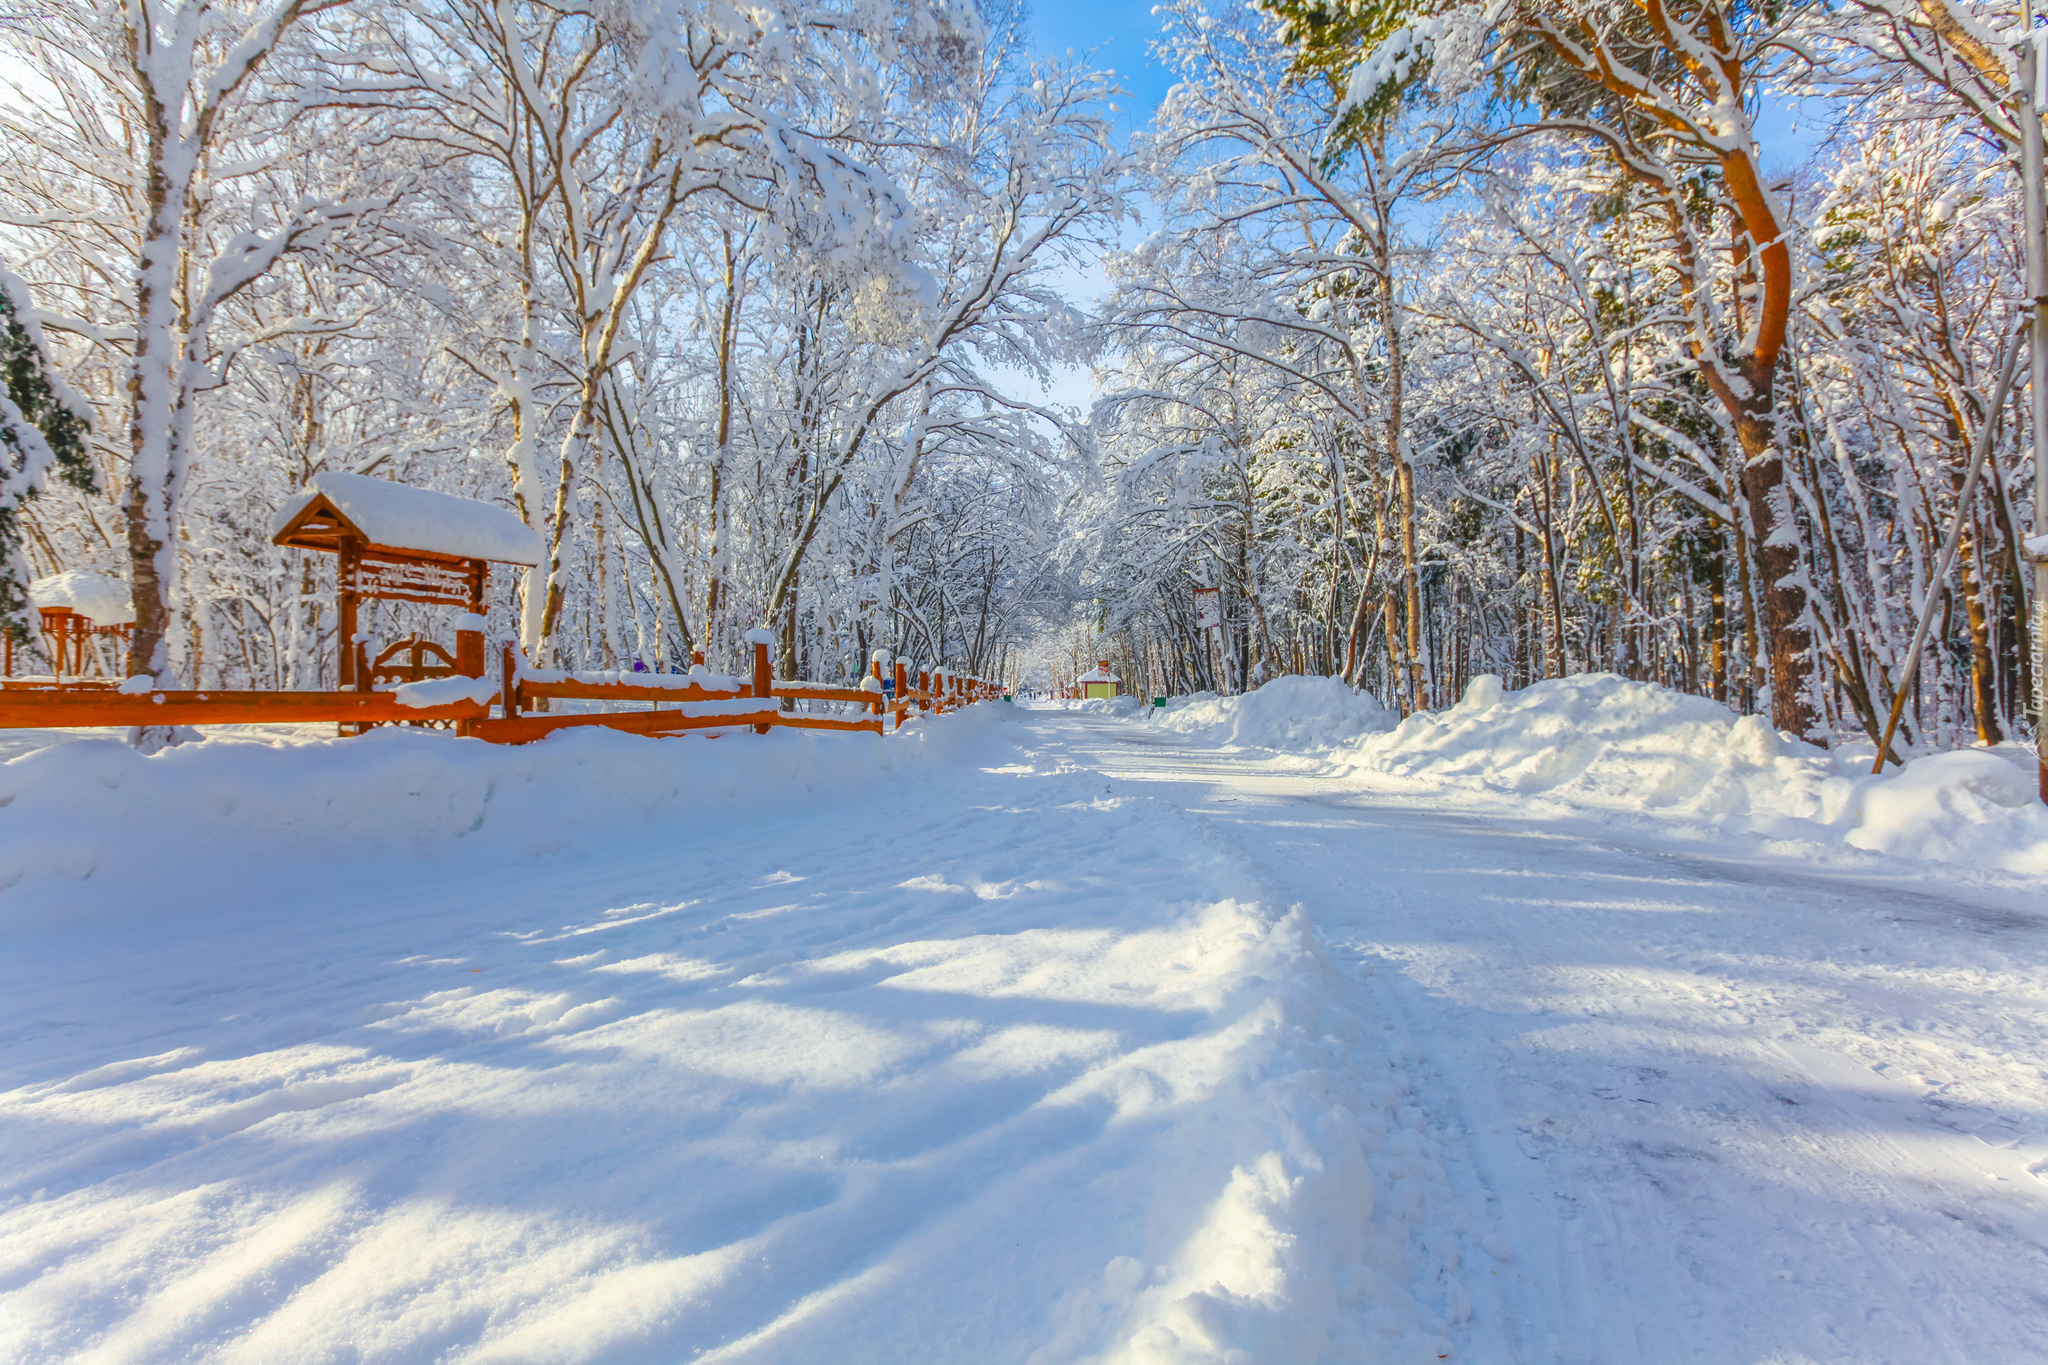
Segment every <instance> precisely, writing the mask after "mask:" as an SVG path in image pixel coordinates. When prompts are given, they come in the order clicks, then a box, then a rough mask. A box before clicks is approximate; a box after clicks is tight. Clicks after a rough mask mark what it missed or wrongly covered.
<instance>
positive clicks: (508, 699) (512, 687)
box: [498, 640, 519, 720]
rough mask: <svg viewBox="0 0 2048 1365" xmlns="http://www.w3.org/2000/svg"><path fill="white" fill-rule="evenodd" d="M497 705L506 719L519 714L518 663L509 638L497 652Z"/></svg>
mask: <svg viewBox="0 0 2048 1365" xmlns="http://www.w3.org/2000/svg"><path fill="white" fill-rule="evenodd" d="M498 705H499V708H500V710H501V713H502V714H503V715H504V717H505V719H506V720H511V719H512V718H513V717H515V716H517V715H518V714H519V665H518V663H517V662H516V661H515V658H514V655H513V653H512V642H511V641H510V640H507V641H506V642H505V644H504V647H503V649H502V650H501V651H500V652H499V664H498Z"/></svg>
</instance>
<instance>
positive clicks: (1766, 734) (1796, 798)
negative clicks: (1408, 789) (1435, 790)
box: [1332, 673, 2048, 873]
mask: <svg viewBox="0 0 2048 1365" xmlns="http://www.w3.org/2000/svg"><path fill="white" fill-rule="evenodd" d="M1332 761H1333V766H1334V767H1335V768H1336V769H1337V770H1338V771H1341V772H1352V773H1361V774H1362V773H1371V774H1376V775H1385V776H1390V777H1397V778H1408V779H1415V780H1421V781H1428V782H1432V783H1442V782H1450V783H1455V784H1460V785H1470V786H1476V787H1480V788H1484V789H1487V790H1491V791H1496V792H1504V793H1513V794H1514V795H1516V796H1518V797H1522V798H1530V797H1538V798H1542V799H1545V800H1547V801H1553V802H1557V803H1560V804H1563V805H1567V806H1573V807H1594V808H1599V809H1606V810H1618V811H1628V812H1635V813H1643V814H1649V815H1655V816H1659V817H1663V818H1666V819H1673V818H1675V819H1678V820H1681V821H1685V822H1688V823H1698V824H1701V825H1705V826H1709V827H1712V828H1715V829H1738V830H1743V831H1747V832H1750V833H1755V834H1761V835H1764V836H1766V837H1769V838H1776V839H1786V840H1798V841H1804V842H1814V843H1821V844H1843V845H1847V846H1849V847H1852V848H1861V849H1868V850H1871V851H1873V852H1881V853H1891V854H1897V855H1901V856H1905V857H1916V858H1935V859H1942V860H1946V861H1952V862H1963V863H1973V864H1977V865H1980V866H1989V867H1998V868H2003V869H2005V870H2006V871H2010V872H2026V873H2034V872H2048V808H2044V807H2043V806H2042V805H2041V804H2040V803H2039V802H2038V801H2037V800H2036V799H2035V795H2034V776H2033V773H2032V771H2031V766H2032V756H2031V755H2029V754H2025V753H2024V752H2023V751H2020V750H2018V749H2013V750H2010V751H2007V750H1998V751H1986V750H1974V751H1964V752H1958V753H1948V754H1937V755H1934V756H1931V757H1927V758H1921V759H1916V760H1914V761H1912V762H1910V763H1908V764H1907V765H1906V767H1905V769H1904V770H1903V771H1900V770H1898V769H1893V770H1891V771H1890V772H1888V773H1887V774H1886V775H1885V776H1883V777H1873V776H1871V775H1870V774H1869V773H1868V771H1867V770H1862V771H1859V769H1860V768H1861V764H1860V763H1858V762H1856V761H1853V760H1845V759H1843V758H1841V757H1838V756H1836V755H1831V754H1829V753H1827V752H1826V751H1824V750H1821V749H1818V748H1815V747H1814V746H1812V745H1810V744H1805V743H1802V742H1800V741H1797V740H1794V739H1790V738H1789V737H1786V736H1784V735H1781V734H1780V733H1779V732H1777V731H1775V730H1773V729H1772V728H1771V727H1770V724H1769V722H1768V721H1766V720H1765V719H1764V718H1763V717H1761V716H1736V715H1735V714H1734V713H1732V712H1730V711H1729V710H1728V709H1727V708H1726V707H1724V706H1721V705H1720V704H1719V703H1716V702H1713V701H1709V700H1707V699H1706V698H1703V697H1691V696H1685V695H1683V694H1680V693H1677V692H1672V691H1669V690H1667V689H1665V688H1661V687H1656V686H1653V685H1651V684H1648V683H1637V682H1630V681H1628V680H1627V679H1625V678H1620V677H1616V676H1615V675H1613V674H1608V673H1597V674H1585V675H1580V676H1577V677H1571V678H1563V679H1558V680H1555V681H1551V682H1543V683H1538V684H1536V685H1535V686H1533V687H1529V688H1525V689H1524V690H1522V691H1520V692H1514V693H1504V692H1503V691H1502V689H1501V685H1500V680H1499V679H1498V678H1495V677H1492V676H1491V675H1487V676H1483V677H1480V678H1476V679H1474V680H1473V682H1472V685H1471V687H1470V688H1468V689H1467V691H1466V693H1465V696H1464V698H1463V700H1461V701H1460V702H1459V703H1458V704H1457V705H1456V706H1453V707H1450V708H1449V709H1447V710H1444V711H1436V712H1422V713H1419V714H1417V715H1413V716H1410V717H1409V718H1408V719H1407V720H1405V721H1403V722H1401V724H1400V725H1399V726H1398V727H1396V728H1395V729H1393V730H1392V731H1390V732H1389V733H1387V734H1384V735H1378V736H1373V737H1371V738H1368V739H1366V740H1364V741H1363V742H1361V743H1359V744H1357V745H1354V746H1353V747H1351V748H1349V749H1347V750H1345V751H1343V752H1341V753H1339V754H1337V755H1334V756H1333V759H1332Z"/></svg>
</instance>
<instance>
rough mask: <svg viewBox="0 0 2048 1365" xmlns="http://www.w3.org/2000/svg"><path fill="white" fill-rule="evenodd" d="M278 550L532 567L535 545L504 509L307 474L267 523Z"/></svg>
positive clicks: (361, 478)
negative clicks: (349, 548)
mask: <svg viewBox="0 0 2048 1365" xmlns="http://www.w3.org/2000/svg"><path fill="white" fill-rule="evenodd" d="M270 538H271V540H272V541H273V542H274V543H276V544H279V545H295V546H298V547H300V548H302V549H308V550H327V551H338V550H340V549H341V547H342V545H343V543H344V542H355V543H358V544H363V543H366V544H368V545H372V546H377V547H380V548H384V549H389V550H405V551H411V552H413V553H417V554H428V555H443V556H446V557H448V558H451V559H482V560H488V561H490V562H492V563H496V564H538V563H540V561H541V550H542V547H541V539H540V535H539V534H538V533H537V532H536V531H534V529H533V528H532V527H530V526H528V525H527V524H526V523H525V522H523V521H521V520H520V519H519V517H518V516H517V515H516V514H515V513H512V512H509V511H507V510H506V509H505V508H502V507H498V506H494V505H493V504H491V503H488V502H480V501H478V500H477V499H475V498H460V497H457V496H455V495H454V494H453V493H436V492H434V491H432V490H431V489H426V488H414V487H412V486H411V485H409V484H402V483H393V482H392V481H391V480H389V479H378V478H372V477H371V476H369V475H367V474H335V473H321V474H315V475H314V476H313V477H312V479H311V480H310V481H309V482H308V483H307V484H306V486H305V487H304V488H303V489H301V490H300V491H299V492H298V494H297V495H295V496H294V497H293V498H292V499H291V500H290V501H289V502H287V503H285V505H284V506H283V507H281V508H279V509H278V512H277V516H276V518H275V519H273V520H272V522H271V524H270Z"/></svg>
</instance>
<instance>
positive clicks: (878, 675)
mask: <svg viewBox="0 0 2048 1365" xmlns="http://www.w3.org/2000/svg"><path fill="white" fill-rule="evenodd" d="M868 657H869V658H870V660H871V661H872V662H870V663H869V664H868V671H869V672H870V673H872V674H873V675H874V678H875V681H876V682H877V683H880V682H881V681H882V660H884V659H886V658H888V657H889V651H888V650H886V649H878V650H876V651H875V652H874V653H873V654H871V655H869V656H868ZM883 709H884V701H883V697H882V694H881V692H880V691H877V692H876V693H875V714H876V715H877V716H879V715H881V714H882V711H883Z"/></svg>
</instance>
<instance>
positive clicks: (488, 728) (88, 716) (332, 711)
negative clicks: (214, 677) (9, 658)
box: [0, 639, 1003, 744]
mask: <svg viewBox="0 0 2048 1365" xmlns="http://www.w3.org/2000/svg"><path fill="white" fill-rule="evenodd" d="M750 643H751V644H752V646H753V655H754V657H753V671H752V676H751V677H750V678H749V679H747V680H744V681H742V680H740V679H738V678H723V677H716V676H713V675H708V674H630V673H629V674H622V675H620V674H607V675H602V676H601V677H597V678H593V677H591V676H590V675H587V674H584V675H577V674H568V673H547V672H540V671H537V670H532V669H527V668H524V667H523V666H522V665H521V663H520V660H519V656H518V653H517V651H516V650H515V649H514V648H513V647H512V646H511V645H509V644H507V645H506V646H504V648H503V650H502V652H501V654H500V657H499V676H498V678H497V679H495V680H494V681H493V682H492V683H491V684H490V685H489V686H486V684H485V681H484V679H482V678H477V677H473V676H471V675H467V674H460V673H456V672H454V671H453V670H448V671H445V672H438V671H433V670H424V669H419V668H415V670H414V671H418V672H426V673H428V675H429V676H425V677H422V678H420V679H418V680H417V681H413V682H409V683H402V684H399V685H398V686H396V687H393V688H392V689H391V690H388V691H375V690H372V689H373V687H374V686H375V684H374V683H372V682H371V680H370V676H369V673H368V671H365V672H364V674H363V677H364V683H363V686H362V688H361V690H358V691H349V692H229V691H220V690H213V689H209V690H205V691H201V690H197V689H192V690H181V691H165V692H158V691H150V690H141V689H137V688H135V687H134V683H135V682H136V681H137V680H134V679H131V680H129V682H127V683H120V684H115V683H109V682H103V681H102V682H90V683H81V682H43V681H34V680H9V681H7V682H4V683H0V729H4V730H21V729H31V728H43V727H51V728H62V727H71V726H130V725H248V724H298V723H306V722H325V721H333V722H337V723H339V724H340V725H341V726H342V729H343V733H348V734H354V733H359V732H361V731H362V730H365V729H369V728H372V727H375V726H379V725H410V726H439V727H444V728H449V729H453V730H454V731H455V732H456V733H458V734H461V735H469V736H474V737H475V738H477V739H483V740H488V741H490V742H492V743H494V744H526V743H529V742H531V741H533V740H536V739H540V738H542V737H543V736H545V735H550V734H553V733H554V732H555V731H557V730H565V729H572V728H577V727H584V726H601V727H603V728H605V729H609V730H624V731H626V732H628V733H630V734H641V735H667V734H679V733H682V732H684V731H689V730H709V729H727V728H734V727H740V726H746V727H751V728H752V729H753V730H754V731H755V733H757V734H766V733H768V731H770V730H771V729H774V728H776V727H777V726H784V727H794V728H798V729H809V730H872V731H875V732H876V733H878V734H880V733H884V732H886V731H887V730H890V729H900V728H902V726H903V724H904V723H905V722H906V721H907V720H909V719H910V718H911V717H912V716H913V714H923V713H926V712H932V711H950V710H954V709H956V708H958V707H961V706H967V705H970V704H972V703H974V702H977V701H988V700H992V699H995V698H999V697H1001V696H1002V695H1003V689H1002V687H1001V686H1000V685H999V684H997V683H992V682H989V681H987V680H986V679H982V678H970V677H966V676H963V675H961V674H957V673H949V672H947V671H945V670H943V669H941V670H935V671H933V672H928V673H926V672H920V673H918V674H917V675H915V676H914V677H913V676H911V675H910V674H909V672H908V670H907V669H906V668H905V667H904V665H903V664H902V663H900V662H899V663H896V664H895V665H894V669H893V672H892V673H890V674H888V675H885V674H884V672H883V665H882V664H881V663H880V662H875V663H874V664H873V665H872V667H871V671H870V676H869V677H868V678H866V679H863V680H862V683H861V685H860V686H859V687H839V686H834V685H831V684H827V683H815V682H801V681H777V680H775V678H774V677H773V676H772V674H771V670H770V668H769V665H768V645H767V644H765V643H762V642H761V641H760V640H758V639H755V640H752V641H750ZM458 679H459V680H460V681H458ZM464 682H467V683H470V684H471V685H470V686H469V687H467V688H464V687H463V686H462V683H464ZM448 692H454V693H457V694H458V695H455V696H452V697H449V698H447V699H445V700H436V697H437V695H438V694H442V693H448ZM556 700H563V701H571V700H574V701H611V702H618V701H644V702H653V703H657V705H655V706H653V707H652V708H651V709H647V710H634V711H606V712H591V713H583V714H562V713H559V712H554V711H544V710H540V709H539V708H541V707H545V706H547V705H549V704H550V703H551V702H553V701H556ZM662 702H667V703H671V704H672V705H673V706H674V707H675V708H676V709H672V710H663V709H661V707H660V706H659V705H658V703H662ZM798 702H836V703H840V704H842V705H845V706H850V707H853V708H856V711H855V714H854V715H851V716H848V715H819V714H813V713H810V712H806V711H802V710H798V709H795V704H796V703H798ZM785 706H788V707H789V708H790V709H784V708H785Z"/></svg>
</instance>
